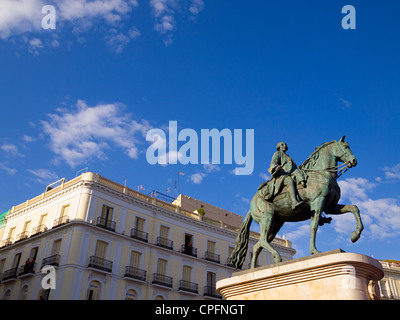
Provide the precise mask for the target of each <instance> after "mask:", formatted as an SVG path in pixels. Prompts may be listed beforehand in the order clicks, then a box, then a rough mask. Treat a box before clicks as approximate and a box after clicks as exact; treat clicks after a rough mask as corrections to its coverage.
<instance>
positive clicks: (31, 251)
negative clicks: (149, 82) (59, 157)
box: [0, 172, 295, 300]
mask: <svg viewBox="0 0 400 320" xmlns="http://www.w3.org/2000/svg"><path fill="white" fill-rule="evenodd" d="M198 201H199V200H196V199H192V198H190V197H186V196H182V195H180V197H178V198H177V199H176V201H175V202H174V204H171V203H169V202H165V201H162V200H160V199H158V198H156V197H150V196H147V195H145V194H142V193H139V192H136V191H134V190H132V189H130V188H127V187H125V186H123V185H120V184H118V183H115V182H113V181H111V180H109V179H106V178H104V177H102V176H100V175H98V174H95V173H91V172H87V173H83V174H82V175H80V176H78V177H76V178H75V179H72V180H70V181H65V179H62V180H61V181H60V184H59V185H58V186H56V187H54V188H53V189H51V190H49V191H46V192H44V193H42V194H40V195H38V196H37V197H35V198H33V199H30V200H27V201H26V202H24V203H22V204H19V205H17V206H14V207H12V209H10V210H9V211H7V212H5V213H3V214H2V215H0V273H1V278H0V299H13V300H14V299H31V300H37V299H51V300H57V299H77V300H85V299H108V300H114V299H117V300H124V299H220V298H221V297H220V296H219V295H218V294H217V292H216V290H215V284H216V281H218V280H220V279H222V278H226V277H229V276H230V275H231V274H232V272H234V271H235V270H236V269H234V268H233V267H231V266H229V263H228V257H229V255H230V252H231V250H232V249H233V247H234V243H235V239H236V235H237V231H238V227H239V226H240V218H239V217H241V216H238V215H235V214H233V213H231V212H228V211H226V210H223V209H220V208H217V207H214V206H211V205H208V204H206V203H203V202H202V204H204V206H205V209H206V215H205V216H204V218H203V217H201V216H200V215H199V214H197V211H195V210H192V208H191V206H193V205H197V204H198ZM184 202H185V203H186V204H185V203H184ZM185 207H186V208H188V209H189V210H185ZM193 211H194V212H193ZM257 237H258V234H257V233H254V232H252V233H251V238H250V242H249V243H250V248H249V253H248V257H247V261H246V262H245V265H246V266H247V265H248V263H249V261H250V255H251V247H252V246H253V245H254V244H255V242H256V241H257V240H256V238H257ZM273 246H274V247H275V248H276V249H277V250H278V251H279V252H280V254H281V256H282V258H283V259H284V260H288V259H292V257H293V255H294V254H295V250H294V249H293V248H292V245H291V243H290V241H288V240H284V239H278V238H277V239H275V240H274V242H273ZM272 262H273V259H272V258H271V256H270V255H269V253H267V252H265V250H264V251H263V252H262V254H261V255H260V258H259V264H260V265H265V264H270V263H272ZM45 265H50V266H54V270H55V289H43V286H42V279H43V277H44V276H45V275H44V274H42V272H41V269H42V267H43V266H45Z"/></svg>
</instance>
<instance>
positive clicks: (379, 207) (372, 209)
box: [333, 178, 400, 239]
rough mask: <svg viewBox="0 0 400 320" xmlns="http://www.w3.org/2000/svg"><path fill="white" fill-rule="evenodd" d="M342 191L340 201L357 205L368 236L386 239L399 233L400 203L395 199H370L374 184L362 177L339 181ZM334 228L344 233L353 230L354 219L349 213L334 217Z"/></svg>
mask: <svg viewBox="0 0 400 320" xmlns="http://www.w3.org/2000/svg"><path fill="white" fill-rule="evenodd" d="M339 186H340V188H341V191H342V198H341V201H340V203H343V204H346V202H347V201H349V202H350V204H354V205H357V206H358V207H359V209H360V212H361V217H362V219H363V222H364V226H365V229H366V232H367V233H368V236H369V237H370V238H380V239H387V238H391V237H394V236H397V235H400V203H399V201H398V200H397V199H392V198H383V199H371V198H370V197H369V195H368V192H369V191H372V190H373V189H374V188H375V187H377V185H376V184H374V183H371V182H370V181H368V180H367V179H364V178H350V179H346V180H344V181H339ZM333 221H334V226H335V230H336V231H337V232H339V233H346V234H348V233H349V232H351V231H353V230H354V227H355V221H354V217H353V215H352V214H351V213H347V214H344V215H340V216H335V218H334V220H333Z"/></svg>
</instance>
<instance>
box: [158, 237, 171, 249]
mask: <svg viewBox="0 0 400 320" xmlns="http://www.w3.org/2000/svg"><path fill="white" fill-rule="evenodd" d="M156 244H157V245H158V246H159V247H163V248H166V249H170V250H173V247H174V242H173V241H172V240H168V239H165V238H162V237H157V242H156Z"/></svg>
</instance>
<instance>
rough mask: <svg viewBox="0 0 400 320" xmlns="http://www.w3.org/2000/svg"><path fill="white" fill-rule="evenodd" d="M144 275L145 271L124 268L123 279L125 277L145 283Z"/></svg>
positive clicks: (128, 267)
mask: <svg viewBox="0 0 400 320" xmlns="http://www.w3.org/2000/svg"><path fill="white" fill-rule="evenodd" d="M146 275H147V271H146V270H142V269H138V268H135V267H131V266H126V267H125V274H124V277H126V278H132V279H136V280H141V281H146Z"/></svg>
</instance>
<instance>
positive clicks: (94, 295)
mask: <svg viewBox="0 0 400 320" xmlns="http://www.w3.org/2000/svg"><path fill="white" fill-rule="evenodd" d="M100 295H101V284H100V282H98V281H92V282H90V284H89V288H88V292H87V295H86V300H100V298H101V297H100Z"/></svg>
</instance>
